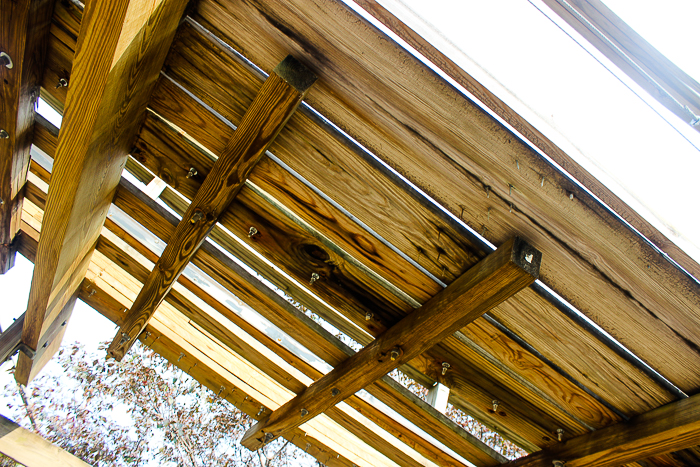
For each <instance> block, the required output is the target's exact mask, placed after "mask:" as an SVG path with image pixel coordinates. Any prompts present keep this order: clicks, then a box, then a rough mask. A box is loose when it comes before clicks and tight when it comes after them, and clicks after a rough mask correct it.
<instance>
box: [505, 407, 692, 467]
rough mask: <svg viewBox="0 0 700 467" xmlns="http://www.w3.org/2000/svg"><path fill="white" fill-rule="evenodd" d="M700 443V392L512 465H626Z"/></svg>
mask: <svg viewBox="0 0 700 467" xmlns="http://www.w3.org/2000/svg"><path fill="white" fill-rule="evenodd" d="M697 444H700V394H696V395H694V396H692V397H689V398H687V399H682V400H680V401H677V402H672V403H670V404H666V405H664V406H662V407H659V408H658V409H654V410H651V411H649V412H646V413H644V414H641V415H638V416H637V417H635V418H633V419H631V420H630V421H628V422H625V423H619V424H617V425H612V426H609V427H607V428H604V429H602V430H598V431H594V432H591V433H588V434H585V435H582V436H578V437H576V438H572V439H570V440H568V441H566V442H565V443H562V444H560V445H558V446H556V447H554V448H551V449H547V450H544V451H539V452H536V453H534V454H531V455H529V456H526V457H523V458H521V459H518V460H516V461H513V462H510V463H508V464H504V465H507V466H508V467H545V466H546V467H550V466H551V465H552V461H553V460H561V461H563V462H565V464H566V467H585V466H590V467H593V466H595V467H605V466H613V465H622V464H625V463H628V462H634V461H637V460H642V459H646V458H648V457H651V456H656V455H660V454H665V453H667V452H672V451H678V450H681V449H686V448H689V447H691V446H695V445H697Z"/></svg>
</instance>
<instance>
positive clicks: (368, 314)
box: [365, 311, 372, 321]
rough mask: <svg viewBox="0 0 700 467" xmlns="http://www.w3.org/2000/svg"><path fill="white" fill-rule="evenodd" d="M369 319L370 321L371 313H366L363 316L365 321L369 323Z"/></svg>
mask: <svg viewBox="0 0 700 467" xmlns="http://www.w3.org/2000/svg"><path fill="white" fill-rule="evenodd" d="M370 319H372V313H370V312H369V311H368V312H367V314H365V321H369V320H370Z"/></svg>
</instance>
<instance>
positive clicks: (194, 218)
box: [190, 209, 204, 224]
mask: <svg viewBox="0 0 700 467" xmlns="http://www.w3.org/2000/svg"><path fill="white" fill-rule="evenodd" d="M203 218H204V213H203V212H202V211H201V210H199V209H197V210H196V211H195V212H194V214H192V218H191V219H190V222H192V223H193V224H196V223H197V222H199V221H201V220H202V219H203Z"/></svg>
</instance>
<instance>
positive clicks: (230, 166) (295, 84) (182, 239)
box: [108, 56, 316, 360]
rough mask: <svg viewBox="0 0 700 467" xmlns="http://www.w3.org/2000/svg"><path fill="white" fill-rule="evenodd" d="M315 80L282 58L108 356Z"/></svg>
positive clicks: (150, 309)
mask: <svg viewBox="0 0 700 467" xmlns="http://www.w3.org/2000/svg"><path fill="white" fill-rule="evenodd" d="M315 81H316V76H315V75H314V74H313V73H312V72H311V71H310V70H308V69H307V68H306V67H305V66H304V65H302V64H301V63H299V62H298V61H297V60H295V59H294V58H293V57H291V56H288V57H287V58H286V59H284V60H283V61H282V62H281V63H280V64H279V65H278V66H277V67H276V68H275V70H274V71H273V73H272V74H271V75H270V76H269V77H268V79H267V80H266V81H265V84H264V85H263V87H262V88H261V90H260V92H259V93H258V95H257V97H256V99H255V100H254V101H253V103H252V104H251V106H250V108H249V109H248V111H247V112H246V114H245V116H244V117H243V120H242V122H241V124H240V126H239V127H238V129H237V130H236V131H235V132H234V134H233V136H232V137H231V139H230V140H229V142H228V144H227V146H226V148H225V149H224V151H223V153H222V154H221V156H220V157H219V159H218V160H217V161H216V163H215V164H214V167H213V168H212V170H211V172H210V173H209V175H208V176H207V178H206V179H205V180H204V183H203V184H202V186H201V188H200V189H199V191H198V192H197V195H196V196H195V198H194V200H193V202H192V204H190V206H189V208H188V209H187V212H186V213H185V215H184V216H183V218H182V220H181V221H180V223H179V224H178V226H177V229H176V230H175V232H174V234H173V236H172V237H171V238H170V241H169V242H168V246H167V247H166V248H165V251H164V252H163V254H162V255H161V257H160V259H159V260H158V263H157V264H156V266H155V267H154V268H153V271H152V272H151V274H150V275H149V276H148V280H147V281H146V283H145V284H144V286H143V289H142V290H141V292H140V293H139V296H138V297H137V299H136V300H135V301H134V304H133V306H132V307H131V310H130V311H129V314H128V316H127V318H126V320H125V322H124V324H123V325H122V327H121V329H120V330H119V331H118V332H117V335H116V336H115V338H114V340H113V341H112V344H111V345H110V346H109V349H108V352H109V354H110V355H111V356H112V357H114V358H116V359H117V360H121V358H122V357H123V356H124V355H125V354H126V352H128V350H129V348H130V347H131V345H132V344H133V343H134V341H135V340H136V338H138V336H139V334H140V333H141V331H143V329H144V328H145V327H146V325H147V324H148V320H149V319H150V318H151V316H153V313H155V310H156V308H157V307H158V305H159V304H160V303H161V302H162V301H163V299H164V298H165V295H166V294H167V293H168V291H170V288H171V287H172V285H173V284H174V283H175V281H176V280H177V278H178V277H179V276H180V274H181V273H182V271H184V269H185V267H186V266H187V264H188V263H189V261H190V260H191V259H192V257H193V256H194V254H195V253H196V252H197V249H198V248H199V246H200V245H201V244H202V242H203V241H204V239H205V238H206V237H207V235H208V234H209V232H210V231H211V229H212V228H213V227H214V225H216V222H217V220H218V219H219V216H221V214H222V213H223V212H224V210H225V209H226V208H227V207H228V205H229V204H231V201H233V199H234V198H235V197H236V195H237V194H238V192H239V191H240V190H241V188H242V187H243V185H244V184H245V181H246V178H247V177H248V174H249V173H250V171H251V170H252V169H253V167H255V164H257V162H258V161H259V160H260V158H261V157H262V155H263V154H265V151H266V150H267V148H268V147H269V145H270V144H271V143H272V141H274V139H275V137H276V136H277V134H278V133H279V132H280V130H281V129H282V128H283V127H284V125H285V123H287V120H289V117H291V116H292V114H293V113H294V111H295V110H296V108H297V106H298V105H299V103H301V101H302V99H303V98H304V96H305V95H306V92H307V91H308V90H309V88H310V87H311V85H313V83H314V82H315Z"/></svg>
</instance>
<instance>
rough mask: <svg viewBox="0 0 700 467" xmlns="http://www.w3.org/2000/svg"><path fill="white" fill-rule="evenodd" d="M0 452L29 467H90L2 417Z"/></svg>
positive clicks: (0, 422) (0, 418)
mask: <svg viewBox="0 0 700 467" xmlns="http://www.w3.org/2000/svg"><path fill="white" fill-rule="evenodd" d="M0 452H2V453H3V454H5V455H6V456H8V457H11V458H12V459H14V460H15V461H17V462H20V463H21V464H22V465H26V466H27V467H43V466H46V465H57V466H61V467H88V464H86V463H85V462H83V461H82V460H80V459H78V458H77V457H75V456H74V455H72V454H70V453H68V452H66V451H64V450H63V449H61V448H59V447H58V446H56V445H54V444H51V443H50V442H48V441H47V440H45V439H44V438H42V437H41V436H39V435H37V434H36V433H33V432H31V431H29V430H25V429H24V428H22V427H21V426H19V425H18V424H16V423H15V422H13V421H12V420H10V419H8V418H5V417H3V416H2V415H0Z"/></svg>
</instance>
